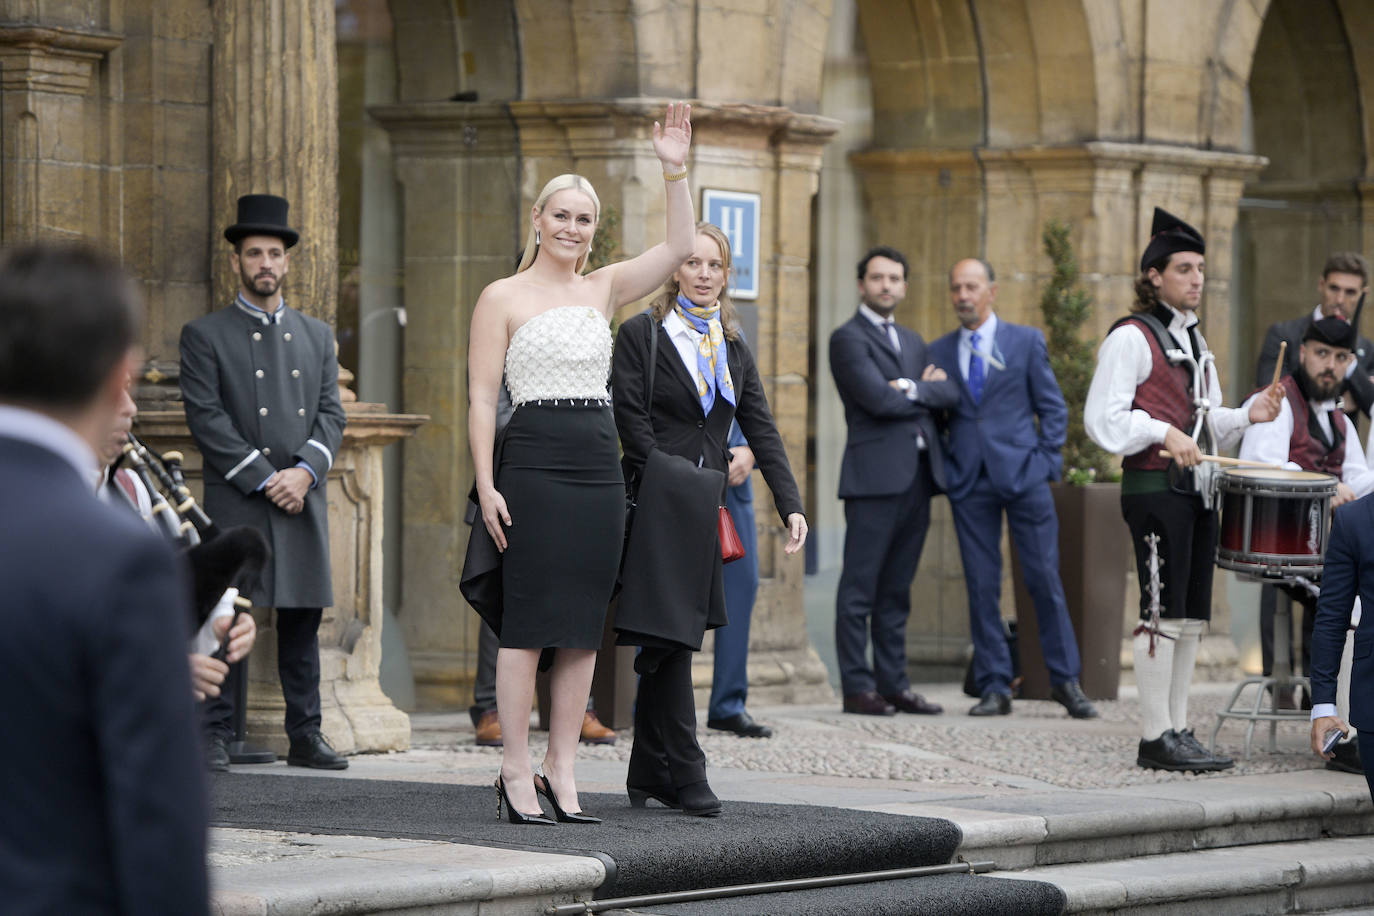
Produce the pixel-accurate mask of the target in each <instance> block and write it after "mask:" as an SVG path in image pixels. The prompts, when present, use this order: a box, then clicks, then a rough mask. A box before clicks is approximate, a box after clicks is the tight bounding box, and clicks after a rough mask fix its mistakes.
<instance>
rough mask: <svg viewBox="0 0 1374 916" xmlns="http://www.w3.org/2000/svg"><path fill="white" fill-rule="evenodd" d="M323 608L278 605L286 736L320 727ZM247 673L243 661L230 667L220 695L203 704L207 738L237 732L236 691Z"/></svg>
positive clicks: (294, 737)
mask: <svg viewBox="0 0 1374 916" xmlns="http://www.w3.org/2000/svg"><path fill="white" fill-rule="evenodd" d="M323 616H324V615H323V609H322V608H317V607H316V608H277V609H276V629H277V674H278V675H279V676H280V677H281V693H282V699H283V700H285V701H286V736H287V737H288V738H291V739H292V740H297V739H300V738H304V737H305V736H306V735H309V734H310V733H311V732H317V731H319V730H320V639H319V629H320V619H321V618H322V617H323ZM242 676H243V662H239V663H238V664H236V665H230V666H229V676H228V677H227V678H225V680H224V684H223V685H222V686H221V687H220V691H219V696H217V697H213V698H210V699H207V700H206V701H205V702H204V703H202V704H201V723H202V726H203V728H204V731H205V734H206V735H207V737H209V736H214V737H220V738H224V739H226V740H227V739H229V738H231V737H233V734H234V690H235V688H236V686H237V681H238V678H240V677H242Z"/></svg>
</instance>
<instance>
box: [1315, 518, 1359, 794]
mask: <svg viewBox="0 0 1374 916" xmlns="http://www.w3.org/2000/svg"><path fill="white" fill-rule="evenodd" d="M1370 530H1374V498H1371V497H1369V496H1366V497H1363V498H1361V499H1357V500H1356V501H1355V502H1353V503H1347V504H1346V505H1344V506H1341V507H1340V508H1339V509H1337V510H1336V511H1335V512H1334V513H1333V514H1332V518H1331V536H1330V539H1329V540H1328V542H1327V548H1326V559H1325V566H1324V568H1323V569H1322V593H1321V597H1319V598H1318V599H1317V619H1316V621H1315V622H1314V623H1313V625H1312V671H1311V682H1312V750H1313V751H1315V752H1316V753H1318V754H1320V755H1321V756H1322V757H1324V758H1325V759H1327V760H1331V759H1332V756H1333V755H1332V754H1330V753H1323V751H1322V743H1323V741H1324V740H1325V738H1326V735H1327V733H1328V732H1330V731H1331V730H1332V729H1338V730H1340V731H1342V732H1344V731H1348V730H1349V726H1348V725H1346V723H1345V721H1344V720H1343V719H1341V717H1340V715H1339V714H1338V713H1337V709H1336V678H1337V671H1338V669H1339V668H1340V665H1341V652H1342V649H1343V648H1344V647H1345V641H1346V633H1347V632H1348V631H1349V630H1350V629H1351V628H1352V627H1353V628H1354V629H1355V640H1354V642H1355V650H1354V656H1353V658H1352V661H1351V665H1350V724H1351V725H1354V726H1355V727H1356V728H1357V729H1359V736H1358V738H1357V739H1356V740H1358V742H1359V746H1360V757H1361V758H1362V759H1364V760H1374V651H1371V649H1374V615H1370V614H1361V615H1360V620H1359V623H1358V625H1355V624H1353V623H1352V619H1351V618H1352V611H1353V609H1354V605H1355V599H1356V598H1359V599H1360V606H1361V608H1366V607H1374V573H1371V572H1370V570H1374V544H1371V542H1370V540H1369V538H1368V537H1367V536H1362V533H1363V532H1368V531H1370ZM1364 778H1365V780H1366V781H1367V782H1368V783H1369V793H1370V797H1371V798H1374V768H1371V767H1368V766H1366V767H1365V770H1364Z"/></svg>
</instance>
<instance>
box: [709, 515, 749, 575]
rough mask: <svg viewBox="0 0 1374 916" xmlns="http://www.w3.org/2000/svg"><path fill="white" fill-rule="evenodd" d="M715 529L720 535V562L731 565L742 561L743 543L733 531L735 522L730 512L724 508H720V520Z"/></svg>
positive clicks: (736, 532)
mask: <svg viewBox="0 0 1374 916" xmlns="http://www.w3.org/2000/svg"><path fill="white" fill-rule="evenodd" d="M716 527H717V530H718V531H719V534H720V561H721V562H722V563H733V562H734V561H735V560H742V559H744V542H742V541H741V540H740V539H739V532H738V531H736V530H735V520H734V519H733V518H731V517H730V510H729V509H727V508H725V507H724V506H721V507H720V520H719V522H718V523H717V526H716Z"/></svg>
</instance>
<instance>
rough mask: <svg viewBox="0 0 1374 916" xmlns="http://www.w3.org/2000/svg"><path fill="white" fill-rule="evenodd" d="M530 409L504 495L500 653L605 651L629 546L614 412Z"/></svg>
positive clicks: (515, 433)
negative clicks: (507, 521) (610, 610)
mask: <svg viewBox="0 0 1374 916" xmlns="http://www.w3.org/2000/svg"><path fill="white" fill-rule="evenodd" d="M575 403H576V404H577V406H568V404H567V402H562V403H560V404H559V405H557V406H554V405H551V404H547V403H545V404H523V405H521V406H520V407H518V408H516V411H515V414H514V415H513V416H512V417H511V420H510V425H509V426H508V427H507V428H506V432H505V444H504V446H503V448H502V453H501V465H500V467H499V468H498V469H497V474H496V488H497V490H499V491H500V492H501V495H502V496H504V497H505V499H506V507H507V508H508V509H509V510H510V517H511V526H510V528H508V529H507V531H506V540H507V548H506V552H505V555H504V556H503V557H502V573H501V575H502V589H503V591H504V596H505V613H504V618H503V620H502V625H501V645H502V646H503V647H505V648H518V649H544V648H550V647H552V648H565V649H596V648H599V647H600V646H601V634H602V627H603V625H604V624H605V620H606V608H607V605H608V604H609V603H610V600H611V590H612V589H613V587H614V586H615V578H616V573H617V572H618V570H619V567H620V553H621V549H622V547H623V545H624V538H625V480H624V477H623V475H622V473H621V470H620V449H619V439H617V437H616V430H615V419H614V417H613V416H612V414H611V409H610V407H608V406H598V402H595V401H593V402H590V403H591V406H581V402H575Z"/></svg>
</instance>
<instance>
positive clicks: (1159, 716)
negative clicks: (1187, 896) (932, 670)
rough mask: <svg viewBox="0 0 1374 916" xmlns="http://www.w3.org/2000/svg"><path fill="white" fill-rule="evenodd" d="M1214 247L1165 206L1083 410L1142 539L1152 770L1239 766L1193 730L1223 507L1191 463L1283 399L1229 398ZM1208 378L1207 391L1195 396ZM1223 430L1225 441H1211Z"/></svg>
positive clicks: (1264, 417)
mask: <svg viewBox="0 0 1374 916" xmlns="http://www.w3.org/2000/svg"><path fill="white" fill-rule="evenodd" d="M1205 251H1206V245H1205V243H1204V242H1203V239H1202V236H1201V234H1199V233H1198V231H1197V230H1196V229H1194V228H1193V227H1192V226H1190V225H1188V224H1187V223H1185V222H1184V221H1183V220H1181V219H1179V218H1178V217H1176V216H1173V215H1172V214H1170V213H1167V212H1166V211H1164V210H1161V209H1159V208H1155V212H1154V222H1153V225H1152V227H1151V229H1150V241H1149V244H1148V245H1147V246H1146V248H1145V253H1144V254H1143V255H1142V257H1141V259H1140V275H1139V277H1138V278H1137V279H1136V283H1135V294H1136V301H1135V302H1134V303H1132V305H1131V314H1130V315H1129V316H1127V317H1126V318H1123V319H1122V320H1120V321H1118V322H1117V323H1116V324H1115V325H1114V326H1113V328H1112V330H1111V333H1109V334H1108V335H1107V338H1106V339H1105V340H1104V341H1103V342H1102V347H1101V349H1100V350H1099V351H1098V356H1097V371H1096V372H1095V373H1094V374H1093V380H1092V385H1091V386H1090V388H1089V389H1088V399H1087V402H1086V404H1085V405H1084V411H1083V422H1084V426H1085V427H1086V429H1087V432H1088V435H1089V436H1091V437H1092V439H1093V441H1095V442H1097V443H1098V444H1099V445H1101V446H1102V447H1103V448H1105V449H1107V450H1108V451H1110V452H1114V453H1115V454H1118V455H1122V456H1124V457H1123V459H1122V462H1121V466H1122V478H1121V514H1122V515H1123V516H1124V517H1125V519H1126V525H1127V527H1128V528H1130V531H1131V540H1132V541H1133V543H1134V545H1135V556H1136V570H1137V573H1138V575H1139V580H1140V612H1141V618H1142V621H1143V622H1142V624H1141V626H1140V627H1137V629H1136V631H1135V638H1134V643H1133V650H1134V655H1135V675H1136V683H1137V685H1138V687H1139V695H1140V718H1141V740H1140V745H1139V748H1138V751H1137V754H1136V763H1137V764H1138V765H1139V766H1142V767H1145V768H1146V769H1160V770H1187V771H1192V772H1203V771H1207V770H1224V769H1227V768H1229V767H1231V766H1233V765H1234V764H1233V762H1232V761H1231V759H1230V758H1229V757H1224V756H1219V755H1214V754H1212V753H1210V752H1209V751H1207V749H1206V748H1204V747H1203V746H1202V744H1201V742H1199V741H1198V740H1197V738H1196V737H1194V735H1193V731H1192V729H1190V728H1189V727H1188V691H1189V688H1190V687H1191V686H1192V679H1193V666H1194V663H1195V662H1196V660H1197V650H1198V641H1199V639H1200V637H1201V635H1202V627H1203V624H1204V623H1205V622H1206V621H1207V620H1209V619H1210V618H1211V614H1212V568H1213V566H1212V563H1213V554H1214V551H1215V549H1216V542H1217V514H1216V511H1215V510H1214V509H1212V508H1209V507H1207V506H1205V505H1204V503H1203V500H1202V498H1201V496H1200V495H1199V493H1198V492H1197V489H1196V486H1195V485H1194V483H1193V475H1192V474H1191V473H1190V471H1189V470H1188V469H1190V468H1193V467H1196V466H1197V465H1198V464H1199V463H1200V462H1201V461H1202V456H1203V450H1204V449H1206V450H1207V451H1209V452H1215V451H1217V450H1219V449H1224V448H1230V447H1232V446H1234V445H1235V444H1236V443H1237V442H1238V441H1239V440H1240V437H1241V435H1242V434H1243V433H1244V432H1245V429H1246V428H1247V427H1248V426H1250V424H1252V423H1263V422H1266V421H1269V420H1272V419H1274V418H1275V417H1276V416H1278V413H1279V407H1280V404H1281V402H1282V398H1283V393H1282V389H1281V388H1280V387H1279V386H1277V385H1276V386H1274V387H1273V388H1271V389H1269V390H1268V392H1267V394H1266V395H1265V396H1264V397H1259V398H1256V399H1255V401H1254V402H1253V403H1252V404H1251V405H1250V407H1249V408H1248V409H1242V408H1235V407H1223V406H1222V400H1221V384H1220V381H1219V380H1218V378H1217V372H1216V367H1215V365H1214V364H1213V363H1212V361H1211V354H1210V353H1209V352H1208V350H1207V342H1206V341H1205V340H1203V338H1202V335H1201V334H1200V333H1198V329H1197V323H1198V320H1197V309H1198V307H1199V306H1200V305H1201V304H1202V287H1203V274H1204V259H1203V254H1204V253H1205ZM1194 366H1197V367H1200V369H1199V372H1197V373H1195V372H1194ZM1198 375H1200V376H1201V378H1202V388H1203V391H1201V392H1197V393H1195V392H1194V388H1195V387H1196V384H1197V383H1196V380H1195V378H1196V376H1198ZM1199 401H1201V402H1203V403H1204V404H1205V405H1206V407H1207V410H1208V412H1209V414H1210V418H1209V419H1210V422H1206V420H1207V419H1208V418H1203V419H1204V422H1203V423H1202V425H1201V430H1202V432H1201V433H1200V434H1199V435H1200V437H1201V438H1202V439H1203V440H1204V441H1203V442H1201V443H1199V442H1197V441H1195V440H1194V439H1193V437H1192V435H1191V434H1190V431H1191V430H1194V429H1195V428H1198V419H1199V417H1198V413H1197V410H1198V402H1199ZM1212 437H1214V438H1215V440H1216V441H1214V442H1211V441H1207V440H1208V439H1210V438H1212ZM1161 449H1166V450H1168V451H1169V452H1170V453H1171V454H1172V456H1173V457H1172V459H1169V458H1165V457H1163V456H1161V455H1160V451H1161ZM1152 542H1153V550H1152V547H1151V543H1152ZM1152 555H1154V556H1157V558H1158V560H1159V561H1160V562H1159V563H1158V565H1157V566H1156V568H1157V570H1158V572H1157V576H1158V581H1159V591H1158V601H1157V602H1156V601H1155V600H1153V599H1152V596H1151V588H1150V580H1151V557H1152ZM1156 611H1157V615H1156Z"/></svg>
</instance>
